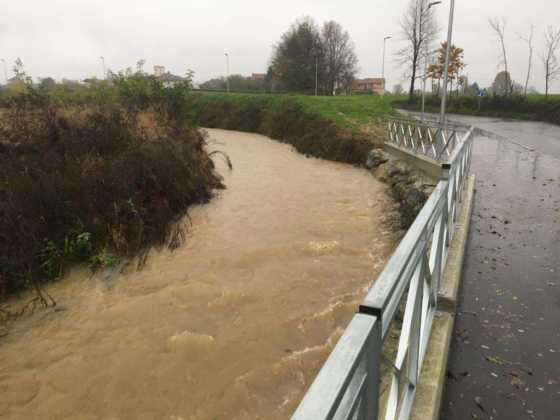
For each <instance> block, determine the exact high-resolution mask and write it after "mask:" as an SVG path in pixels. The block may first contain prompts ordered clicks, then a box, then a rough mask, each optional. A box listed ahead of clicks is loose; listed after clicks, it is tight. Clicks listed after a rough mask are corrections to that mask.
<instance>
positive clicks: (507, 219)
mask: <svg viewBox="0 0 560 420" xmlns="http://www.w3.org/2000/svg"><path fill="white" fill-rule="evenodd" d="M451 120H453V121H457V122H464V123H468V124H472V125H475V126H476V127H479V128H481V129H482V130H486V131H487V132H486V133H485V134H480V133H479V135H478V136H477V138H476V140H475V147H474V154H473V162H472V172H474V173H475V174H476V193H475V203H474V210H473V217H472V221H471V226H470V232H469V243H468V248H467V255H466V259H465V265H464V267H463V283H462V290H461V296H460V304H459V309H458V311H459V312H458V315H457V319H456V324H455V332H454V337H453V342H452V347H451V354H450V356H449V363H448V373H447V380H446V384H445V391H444V396H443V402H442V411H441V417H440V418H441V419H442V420H465V419H504V420H516V419H542V420H557V419H560V127H555V126H552V125H548V124H541V123H526V122H511V121H504V120H496V119H487V118H473V117H458V116H453V117H452V118H451ZM490 133H494V134H490ZM528 149H533V150H528Z"/></svg>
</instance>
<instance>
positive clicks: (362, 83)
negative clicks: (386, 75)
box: [352, 77, 385, 96]
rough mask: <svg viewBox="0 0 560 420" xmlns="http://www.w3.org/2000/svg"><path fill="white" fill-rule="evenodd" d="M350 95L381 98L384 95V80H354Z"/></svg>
mask: <svg viewBox="0 0 560 420" xmlns="http://www.w3.org/2000/svg"><path fill="white" fill-rule="evenodd" d="M352 93H353V94H362V95H368V94H369V95H379V96H383V95H385V79H383V78H381V77H370V78H367V79H355V80H354V81H353V82H352Z"/></svg>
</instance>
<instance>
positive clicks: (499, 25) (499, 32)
mask: <svg viewBox="0 0 560 420" xmlns="http://www.w3.org/2000/svg"><path fill="white" fill-rule="evenodd" d="M488 23H490V27H491V28H492V29H493V30H494V32H495V33H496V37H497V38H498V43H499V44H500V49H501V53H500V54H501V57H500V64H502V65H503V66H504V71H505V74H506V75H509V71H508V61H507V53H506V42H505V31H506V20H505V19H504V18H501V19H498V18H489V19H488ZM510 79H511V78H510ZM506 86H507V87H506V92H505V93H506V95H508V94H511V92H512V91H513V86H512V83H511V80H509V81H507V83H506Z"/></svg>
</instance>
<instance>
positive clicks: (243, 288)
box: [0, 130, 396, 420]
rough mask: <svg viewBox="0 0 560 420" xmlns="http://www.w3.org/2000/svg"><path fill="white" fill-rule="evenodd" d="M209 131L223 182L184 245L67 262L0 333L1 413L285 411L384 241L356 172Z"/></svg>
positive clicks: (387, 246) (366, 279)
mask: <svg viewBox="0 0 560 420" xmlns="http://www.w3.org/2000/svg"><path fill="white" fill-rule="evenodd" d="M209 131H210V140H211V141H210V143H211V145H210V147H211V148H212V149H220V150H223V151H225V152H226V153H227V154H228V155H229V156H230V157H231V159H232V161H233V164H234V170H233V171H228V170H227V168H226V167H225V165H223V164H222V163H221V162H218V167H219V170H220V173H222V174H223V175H224V178H225V183H226V185H227V190H225V191H222V192H220V193H219V195H218V196H217V197H216V198H215V199H214V200H213V201H212V202H211V203H210V204H208V205H204V206H199V207H195V208H193V209H192V210H191V212H190V218H191V221H192V226H191V227H190V229H189V233H188V235H187V240H186V243H185V244H184V245H183V246H182V247H180V248H179V249H177V250H176V251H174V252H171V251H167V250H164V251H159V252H155V251H154V252H152V253H151V255H150V257H149V259H148V261H147V265H146V266H145V268H144V269H143V270H141V271H136V270H132V269H128V270H125V272H124V273H122V274H119V275H115V276H113V278H111V279H110V280H107V279H106V278H104V276H103V275H102V274H98V275H96V276H94V277H91V276H90V274H89V273H88V272H87V270H85V269H74V270H72V271H71V272H70V273H69V274H68V275H67V276H66V278H65V279H64V280H62V281H60V282H58V283H55V284H53V285H52V286H50V287H49V292H50V293H51V294H52V295H53V296H54V297H55V298H56V300H57V301H58V302H59V309H63V310H58V311H56V312H55V311H52V310H49V311H42V312H38V313H35V314H34V315H31V316H27V317H25V318H24V319H22V320H20V321H18V322H16V323H15V324H14V325H12V329H11V330H10V333H9V335H7V336H6V337H4V338H2V339H1V341H0V358H1V360H2V362H1V364H0V417H1V418H10V419H55V418H72V419H100V418H101V419H135V420H136V419H175V420H178V419H204V420H206V419H212V420H214V419H255V418H262V419H275V418H278V419H280V418H288V417H289V416H290V414H291V413H292V412H293V410H294V409H295V408H296V406H297V404H298V402H299V401H300V399H301V397H302V396H303V394H304V393H305V390H306V389H307V387H308V386H309V384H310V382H311V381H312V379H313V378H314V376H315V374H316V373H317V371H318V369H319V368H320V366H321V364H322V363H323V362H324V360H325V359H326V357H327V356H328V354H329V352H330V350H331V349H332V347H333V346H334V344H335V343H336V340H337V339H338V337H339V336H340V334H341V332H342V330H343V328H344V327H345V326H346V324H347V323H348V322H349V320H350V318H351V317H352V315H353V313H355V311H356V308H357V304H358V302H359V301H360V300H361V298H362V297H363V295H364V294H365V291H366V289H367V287H368V286H369V285H370V284H371V281H372V280H373V279H374V278H375V276H376V275H377V274H378V273H379V271H380V270H381V268H382V267H383V265H384V263H385V261H386V259H387V257H388V255H389V254H390V251H391V250H392V248H393V245H394V243H395V239H396V238H395V235H394V234H393V233H392V232H391V230H390V228H389V227H388V223H387V222H386V220H387V218H388V216H387V214H388V213H389V209H391V208H392V206H393V203H392V201H391V199H390V198H388V196H386V194H385V188H386V187H385V186H384V185H383V184H381V183H380V182H379V181H377V180H375V179H374V178H373V177H372V176H371V175H370V174H369V173H368V172H367V171H365V170H361V169H357V168H354V167H351V166H348V165H343V164H337V163H332V162H326V161H321V160H317V159H308V158H305V157H304V156H302V155H299V154H297V153H296V152H294V151H293V150H292V148H291V147H289V146H287V145H285V144H281V143H277V142H274V141H271V140H268V139H266V138H263V137H261V136H257V135H253V134H245V133H235V132H227V131H221V130H209Z"/></svg>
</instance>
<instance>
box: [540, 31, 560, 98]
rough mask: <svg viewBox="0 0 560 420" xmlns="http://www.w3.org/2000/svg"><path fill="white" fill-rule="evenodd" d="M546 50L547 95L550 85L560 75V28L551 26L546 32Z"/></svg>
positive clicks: (544, 57) (544, 60)
mask: <svg viewBox="0 0 560 420" xmlns="http://www.w3.org/2000/svg"><path fill="white" fill-rule="evenodd" d="M544 42H545V52H544V54H543V56H542V61H543V64H544V72H545V73H544V74H545V95H546V96H548V91H549V90H550V85H551V84H552V82H553V81H554V80H556V79H558V77H559V76H560V62H559V61H558V57H557V56H556V54H557V52H558V48H559V47H560V29H554V27H553V26H549V27H548V28H547V29H546V31H545V32H544Z"/></svg>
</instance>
